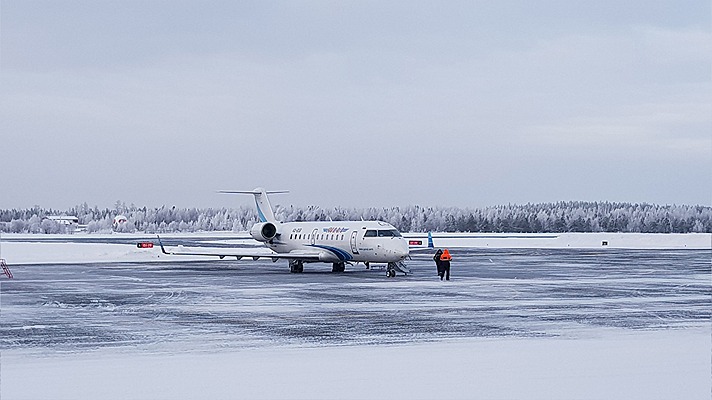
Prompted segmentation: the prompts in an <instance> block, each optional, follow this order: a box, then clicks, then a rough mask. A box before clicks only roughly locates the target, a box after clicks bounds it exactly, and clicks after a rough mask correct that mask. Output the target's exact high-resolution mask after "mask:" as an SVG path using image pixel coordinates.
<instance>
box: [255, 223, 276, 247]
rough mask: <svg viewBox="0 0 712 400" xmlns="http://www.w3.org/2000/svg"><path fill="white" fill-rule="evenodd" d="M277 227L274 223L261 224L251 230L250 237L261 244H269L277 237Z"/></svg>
mask: <svg viewBox="0 0 712 400" xmlns="http://www.w3.org/2000/svg"><path fill="white" fill-rule="evenodd" d="M277 233H278V232H277V226H276V225H275V224H273V223H272V222H260V223H259V224H254V225H253V226H252V229H250V236H252V238H253V239H255V240H258V241H260V242H269V241H270V240H272V239H274V238H275V236H277Z"/></svg>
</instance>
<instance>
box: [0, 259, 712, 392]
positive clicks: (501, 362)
mask: <svg viewBox="0 0 712 400" xmlns="http://www.w3.org/2000/svg"><path fill="white" fill-rule="evenodd" d="M453 256H454V262H453V270H452V273H453V278H452V280H451V281H449V282H441V281H440V280H438V278H437V276H436V273H435V268H434V265H433V262H432V260H431V259H430V258H429V257H428V256H427V255H424V256H419V257H415V258H414V259H413V260H412V261H411V262H410V263H409V266H410V267H411V269H412V271H413V274H412V275H409V276H407V277H404V276H399V277H397V278H395V279H388V278H386V277H385V272H384V271H381V270H379V269H371V270H366V269H365V268H364V267H363V266H362V265H359V266H353V267H350V268H347V271H346V272H345V273H343V274H334V273H331V272H330V266H325V265H322V266H319V265H314V266H312V265H309V266H307V268H305V272H304V273H303V274H290V273H289V272H288V268H287V267H286V265H284V263H279V262H278V263H276V264H272V263H271V262H269V261H267V262H265V261H251V260H249V261H246V260H243V261H240V262H236V261H234V260H233V261H227V260H224V261H203V262H196V261H190V262H182V261H180V259H177V260H176V261H175V262H172V261H170V262H166V261H165V260H164V261H163V262H160V263H159V262H136V263H89V264H54V265H53V264H44V265H32V264H28V265H18V266H14V267H13V273H14V275H15V279H14V280H12V281H8V280H3V281H2V287H1V290H2V293H1V300H2V324H1V326H0V332H1V333H2V335H1V336H0V343H2V348H3V353H2V395H3V398H8V399H11V398H36V397H45V396H46V395H50V397H55V398H61V397H69V398H76V397H90V398H124V397H129V398H133V397H146V398H149V397H150V398H155V397H164V398H175V397H196V396H199V397H209V398H215V397H225V398H240V397H264V398H275V397H282V398H314V397H335V396H336V397H341V398H362V397H389V398H394V397H396V398H429V397H442V398H473V397H485V398H511V397H521V396H525V397H529V398H601V397H611V396H613V397H626V398H631V397H638V398H651V397H653V398H672V397H669V396H668V394H670V396H672V395H673V394H680V393H681V392H680V390H682V391H683V392H682V395H680V396H678V397H677V398H709V383H710V359H709V354H710V353H709V352H710V330H709V321H710V312H711V308H710V305H711V300H710V299H711V296H712V289H711V286H710V252H709V251H707V250H650V249H649V250H617V249H579V250H569V249H545V250H542V249H538V250H537V249H457V250H455V251H454V254H453ZM423 369H425V370H423ZM675 371H677V372H675ZM671 373H672V375H671ZM185 375H189V376H192V377H194V378H197V379H192V378H191V380H190V381H186V380H185V379H188V378H187V377H185ZM77 376H83V377H86V379H78V378H77ZM483 376H486V377H487V379H484V380H483V379H482V378H483ZM62 377H63V378H62ZM178 377H183V378H180V379H179V378H178ZM221 377H223V378H224V380H223V379H222V378H221ZM184 378H185V379H184ZM661 379H662V380H664V381H665V382H666V384H664V385H662V384H661V381H660V380H661ZM216 380H217V381H216ZM201 381H202V383H201ZM109 382H111V383H109ZM132 382H134V383H132ZM135 382H139V383H140V384H139V385H138V386H137V385H136V384H135ZM191 382H192V383H191ZM476 382H477V383H476ZM205 383H209V384H207V385H205ZM141 385H146V387H145V388H142V386H141ZM606 385H613V386H606ZM658 386H660V387H658ZM661 390H662V391H661ZM618 395H623V396H618Z"/></svg>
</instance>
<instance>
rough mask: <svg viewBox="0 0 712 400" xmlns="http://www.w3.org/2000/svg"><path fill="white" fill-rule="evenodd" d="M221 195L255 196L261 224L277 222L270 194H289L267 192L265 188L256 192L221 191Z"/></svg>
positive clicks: (275, 191)
mask: <svg viewBox="0 0 712 400" xmlns="http://www.w3.org/2000/svg"><path fill="white" fill-rule="evenodd" d="M219 192H220V193H231V194H251V195H254V196H255V205H256V206H257V215H258V216H259V218H260V222H277V218H275V216H274V210H273V209H272V205H271V204H270V202H269V198H268V197H267V195H268V194H277V193H289V191H287V190H273V191H267V190H265V189H264V188H256V189H254V190H220V191H219Z"/></svg>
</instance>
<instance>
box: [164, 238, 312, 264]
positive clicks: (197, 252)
mask: <svg viewBox="0 0 712 400" xmlns="http://www.w3.org/2000/svg"><path fill="white" fill-rule="evenodd" d="M158 243H159V245H160V246H161V251H162V252H163V254H168V255H173V256H213V257H219V258H220V259H221V260H222V259H223V258H225V257H235V258H236V259H238V260H240V259H242V258H244V257H249V258H252V259H253V260H255V261H257V260H259V259H260V258H269V259H271V260H272V261H273V262H276V261H277V260H280V259H289V260H301V261H305V262H316V261H319V254H320V253H319V252H316V251H292V252H289V253H275V252H274V251H272V250H270V249H267V248H254V249H243V248H236V249H229V248H228V249H224V248H205V249H203V248H200V249H195V248H188V247H183V246H178V248H177V249H176V248H168V249H166V247H165V246H163V242H162V241H161V238H160V237H159V238H158Z"/></svg>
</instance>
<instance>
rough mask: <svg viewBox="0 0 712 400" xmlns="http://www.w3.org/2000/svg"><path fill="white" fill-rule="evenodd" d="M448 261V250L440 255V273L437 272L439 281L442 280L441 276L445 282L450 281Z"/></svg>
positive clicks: (449, 257)
mask: <svg viewBox="0 0 712 400" xmlns="http://www.w3.org/2000/svg"><path fill="white" fill-rule="evenodd" d="M450 261H452V256H451V255H450V251H449V250H448V249H445V250H443V253H442V254H441V255H440V269H441V270H442V272H440V270H439V271H438V275H440V280H443V276H444V277H445V280H447V281H449V280H450Z"/></svg>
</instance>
